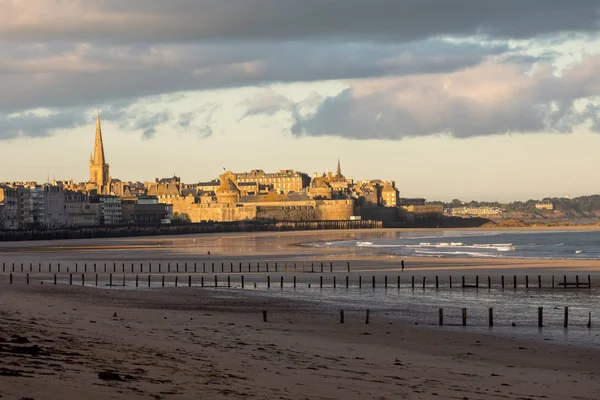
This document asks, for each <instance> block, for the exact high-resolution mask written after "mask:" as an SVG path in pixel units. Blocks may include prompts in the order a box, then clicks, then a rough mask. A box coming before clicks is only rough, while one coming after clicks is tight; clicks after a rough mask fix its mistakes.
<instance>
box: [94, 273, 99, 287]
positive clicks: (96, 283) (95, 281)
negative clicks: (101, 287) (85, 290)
mask: <svg viewBox="0 0 600 400" xmlns="http://www.w3.org/2000/svg"><path fill="white" fill-rule="evenodd" d="M94 284H95V285H96V287H98V274H96V278H95V280H94Z"/></svg>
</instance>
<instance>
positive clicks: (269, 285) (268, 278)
mask: <svg viewBox="0 0 600 400" xmlns="http://www.w3.org/2000/svg"><path fill="white" fill-rule="evenodd" d="M267 289H271V276H267Z"/></svg>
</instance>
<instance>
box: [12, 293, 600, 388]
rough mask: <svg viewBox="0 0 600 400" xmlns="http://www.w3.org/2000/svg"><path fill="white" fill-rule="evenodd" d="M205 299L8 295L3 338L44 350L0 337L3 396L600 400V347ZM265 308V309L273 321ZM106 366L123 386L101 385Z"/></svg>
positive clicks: (212, 296) (246, 299)
mask: <svg viewBox="0 0 600 400" xmlns="http://www.w3.org/2000/svg"><path fill="white" fill-rule="evenodd" d="M24 294H26V295H27V296H25V297H23V295H24ZM201 298H202V305H201V306H200V307H198V305H197V304H195V303H197V301H198V295H197V294H196V293H194V292H193V291H186V290H184V289H167V290H164V291H160V292H157V293H154V294H153V296H147V295H145V296H140V294H139V293H135V292H122V291H121V292H119V291H109V290H103V291H101V292H100V293H96V292H94V293H93V295H91V294H90V291H89V290H86V288H69V287H62V288H59V290H55V288H47V287H40V286H34V287H30V288H19V289H18V290H14V289H9V290H8V291H3V292H2V293H0V304H1V305H2V308H3V309H4V310H10V311H8V312H7V311H4V312H3V313H1V314H0V320H2V325H1V326H2V328H1V331H0V332H1V333H0V337H5V338H6V337H7V336H9V335H18V337H21V338H25V339H27V340H29V341H30V343H28V344H26V345H17V344H11V345H10V346H13V348H16V347H15V346H21V347H28V346H31V345H38V346H39V350H38V352H37V353H35V354H32V355H30V356H22V355H19V354H13V353H10V352H7V351H2V350H6V349H7V348H8V347H7V346H9V345H6V344H5V343H4V344H3V343H0V349H2V350H0V351H1V352H2V353H3V362H4V364H5V367H4V370H3V371H4V372H5V373H7V372H9V371H13V372H16V373H18V374H20V375H21V376H13V377H10V376H0V382H1V383H2V384H1V385H0V395H2V396H5V397H8V398H20V397H25V396H27V397H31V398H35V399H51V400H54V399H62V398H77V397H78V396H83V395H84V393H85V396H86V398H89V399H103V398H108V397H115V396H116V397H118V398H125V399H138V398H148V397H152V396H154V398H161V399H162V398H182V399H187V398H198V396H206V397H208V398H215V399H226V398H227V399H228V398H247V397H250V398H282V399H305V398H307V397H308V398H323V399H325V398H342V397H343V398H348V399H364V398H377V399H381V398H418V397H421V398H431V397H432V396H437V397H439V398H454V397H455V396H457V395H459V397H460V398H463V397H468V398H482V399H487V398H490V399H491V398H498V397H499V396H500V397H507V398H517V397H518V398H538V397H544V398H548V399H564V398H571V396H575V395H577V396H578V397H579V398H585V399H593V398H598V396H599V395H600V380H599V379H598V376H599V374H598V371H599V370H600V368H599V367H600V361H599V360H600V358H599V357H598V356H600V351H599V350H597V349H588V348H578V347H573V346H564V345H561V344H557V343H552V342H540V341H530V340H526V339H511V338H508V337H496V336H490V335H482V334H477V333H472V332H450V331H437V330H435V329H430V327H427V326H411V325H408V324H405V323H399V322H398V321H390V320H388V319H386V318H385V317H384V316H378V315H374V316H373V318H372V320H371V321H370V324H368V325H366V324H365V323H364V320H363V318H362V317H360V316H355V315H353V314H348V318H347V319H346V321H345V323H344V324H340V323H339V320H338V318H339V317H338V316H336V315H335V314H327V313H322V312H315V309H314V307H309V306H306V305H301V304H298V303H297V302H294V301H289V302H286V303H282V302H280V301H273V300H271V301H265V300H264V299H260V298H253V296H244V295H243V294H242V295H241V296H240V294H239V293H237V294H234V295H229V296H223V294H221V293H219V292H212V291H207V292H205V293H203V294H202V297H201ZM41 305H43V306H41ZM261 310H267V311H268V322H266V323H265V322H263V321H262V315H261V313H262V311H261ZM558 363H560V367H558ZM0 370H1V369H0ZM19 371H21V372H19ZM104 371H109V372H112V373H115V374H118V375H119V377H120V378H121V380H119V381H103V380H101V379H99V378H98V373H100V372H104ZM175 371H176V373H174V372H175ZM59 376H60V379H57V378H58V377H59ZM275 377H277V378H276V379H274V378H275ZM332 379H334V380H335V383H333V384H332ZM574 381H576V382H578V384H577V385H575V386H573V385H572V383H573V382H574ZM92 387H94V388H95V389H94V391H93V392H91V391H90V390H89V389H90V388H92ZM384 393H385V394H384ZM388 395H389V396H391V397H387V396H388Z"/></svg>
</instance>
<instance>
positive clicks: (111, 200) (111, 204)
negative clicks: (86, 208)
mask: <svg viewBox="0 0 600 400" xmlns="http://www.w3.org/2000/svg"><path fill="white" fill-rule="evenodd" d="M90 203H92V204H99V222H100V225H119V224H121V223H122V216H121V199H120V198H119V197H117V196H111V195H100V196H96V197H92V198H90Z"/></svg>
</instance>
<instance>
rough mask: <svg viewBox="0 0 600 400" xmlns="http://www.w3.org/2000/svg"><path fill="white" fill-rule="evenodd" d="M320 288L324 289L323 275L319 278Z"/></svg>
mask: <svg viewBox="0 0 600 400" xmlns="http://www.w3.org/2000/svg"><path fill="white" fill-rule="evenodd" d="M319 287H320V288H321V289H323V275H321V276H320V278H319Z"/></svg>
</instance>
